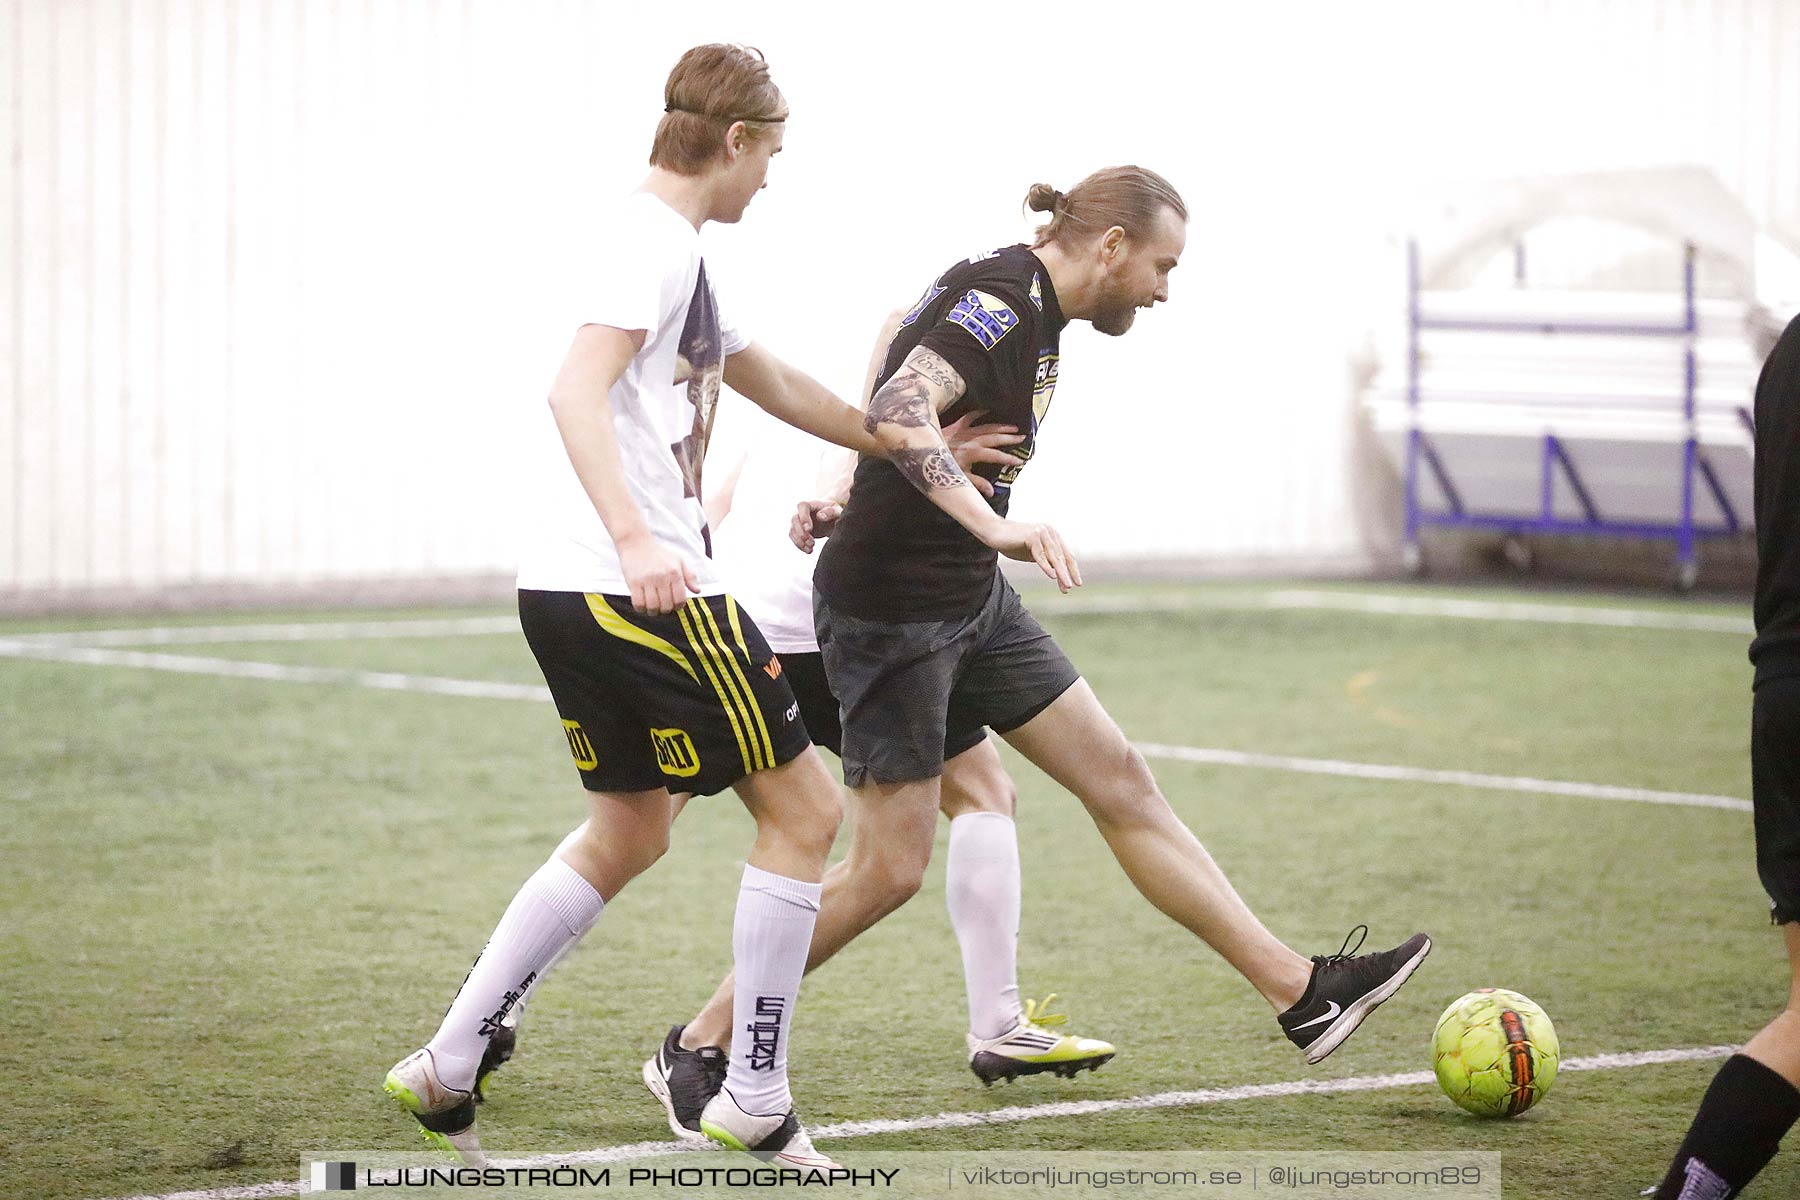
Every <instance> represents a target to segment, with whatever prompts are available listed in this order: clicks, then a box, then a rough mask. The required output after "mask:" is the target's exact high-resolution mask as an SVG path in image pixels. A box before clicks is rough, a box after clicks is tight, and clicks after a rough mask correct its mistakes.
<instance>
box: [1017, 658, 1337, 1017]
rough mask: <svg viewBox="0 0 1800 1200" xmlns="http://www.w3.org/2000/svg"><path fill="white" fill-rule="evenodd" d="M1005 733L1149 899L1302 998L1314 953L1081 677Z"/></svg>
mask: <svg viewBox="0 0 1800 1200" xmlns="http://www.w3.org/2000/svg"><path fill="white" fill-rule="evenodd" d="M1005 736H1006V740H1007V741H1008V742H1009V743H1011V744H1012V746H1013V747H1014V748H1015V749H1017V750H1018V751H1019V752H1020V753H1021V754H1023V755H1024V756H1025V757H1026V758H1028V759H1030V760H1031V761H1032V762H1033V763H1035V764H1036V765H1037V766H1038V767H1039V768H1040V769H1041V770H1042V771H1043V772H1044V773H1045V774H1046V775H1048V776H1050V778H1052V779H1054V780H1055V781H1056V782H1057V783H1060V784H1061V785H1062V786H1063V787H1065V788H1067V789H1069V791H1071V792H1073V793H1074V794H1075V796H1076V797H1077V798H1078V799H1080V801H1081V802H1082V804H1083V805H1085V806H1086V808H1087V810H1088V814H1089V815H1090V816H1092V817H1093V819H1094V824H1095V825H1097V826H1098V827H1099V829H1100V834H1101V836H1102V837H1104V838H1105V839H1106V844H1107V845H1108V846H1109V847H1110V848H1111V849H1112V852H1113V856H1114V857H1115V858H1117V859H1118V860H1119V865H1120V866H1122V867H1124V868H1125V873H1126V875H1128V876H1129V877H1130V878H1131V882H1132V883H1133V884H1134V885H1136V887H1137V889H1138V891H1140V892H1142V893H1143V895H1144V898H1145V899H1146V900H1148V901H1150V903H1152V904H1154V905H1155V906H1156V907H1157V908H1158V909H1160V910H1161V911H1162V912H1164V913H1165V914H1167V915H1168V916H1170V917H1172V918H1173V919H1174V920H1175V921H1176V922H1178V923H1179V924H1180V925H1182V926H1183V927H1184V928H1186V929H1187V930H1188V931H1189V932H1191V933H1193V934H1195V935H1196V936H1198V937H1199V938H1200V939H1201V940H1203V941H1205V942H1206V944H1207V945H1209V946H1211V947H1212V948H1213V949H1214V950H1216V951H1218V952H1219V954H1220V955H1221V956H1222V957H1223V958H1224V959H1225V961H1226V962H1228V963H1230V964H1231V965H1232V966H1233V967H1236V968H1237V970H1238V971H1239V972H1240V973H1241V974H1242V975H1243V976H1244V978H1246V979H1248V980H1249V981H1250V983H1251V985H1252V986H1253V987H1255V988H1256V990H1257V991H1258V992H1260V993H1261V994H1262V997H1263V999H1265V1000H1267V1001H1268V1002H1269V1004H1270V1006H1271V1007H1273V1008H1274V1009H1275V1010H1276V1011H1278V1012H1279V1011H1281V1010H1283V1009H1285V1008H1288V1007H1289V1006H1291V1005H1292V1004H1293V1003H1294V1002H1295V1001H1296V1000H1298V999H1299V998H1300V993H1302V992H1303V991H1305V990H1306V981H1307V977H1308V976H1309V975H1310V974H1311V973H1312V963H1311V962H1310V961H1308V960H1307V959H1306V958H1305V957H1304V956H1302V955H1300V954H1296V953H1295V952H1294V951H1292V950H1290V949H1289V948H1288V947H1287V946H1285V945H1283V944H1282V942H1281V941H1280V939H1278V938H1277V937H1276V936H1275V935H1274V934H1272V933H1270V932H1269V931H1268V930H1267V929H1266V928H1264V926H1263V924H1262V922H1261V921H1259V920H1257V918H1256V914H1254V913H1252V912H1251V911H1250V909H1249V907H1248V906H1247V905H1245V903H1244V902H1243V900H1242V899H1241V898H1239V896H1238V894H1237V890H1236V889H1235V888H1233V887H1232V886H1231V881H1230V880H1228V879H1227V878H1226V877H1225V873H1224V872H1223V871H1221V870H1220V869H1219V866H1218V864H1217V863H1215V862H1214V861H1213V858H1212V855H1211V854H1208V853H1207V851H1206V847H1205V846H1202V845H1201V844H1200V839H1198V838H1196V837H1195V836H1194V834H1193V832H1192V831H1191V830H1189V829H1188V827H1187V826H1186V825H1184V824H1182V822H1181V818H1179V817H1177V816H1176V815H1175V812H1174V810H1173V809H1171V808H1170V807H1169V802H1168V800H1166V799H1165V798H1164V797H1163V794H1162V791H1161V789H1160V788H1158V787H1157V785H1156V778H1155V777H1154V776H1153V775H1151V773H1150V768H1149V766H1148V764H1146V763H1145V762H1144V758H1143V755H1141V754H1139V753H1138V752H1137V751H1136V750H1134V749H1132V747H1131V745H1130V743H1129V742H1127V741H1126V740H1125V734H1124V732H1123V731H1122V730H1120V728H1119V726H1118V724H1117V723H1116V722H1114V721H1113V719H1112V717H1111V716H1109V715H1108V714H1107V712H1106V710H1105V709H1104V708H1102V707H1101V706H1100V701H1099V699H1098V698H1096V697H1095V695H1094V691H1093V689H1092V688H1091V687H1089V686H1088V684H1087V681H1086V680H1081V681H1079V682H1077V683H1076V684H1075V685H1074V686H1073V687H1071V688H1070V689H1069V690H1068V691H1066V692H1064V693H1063V694H1062V696H1060V697H1059V698H1058V699H1057V700H1056V701H1055V702H1054V703H1053V704H1051V705H1050V707H1048V708H1046V709H1045V710H1044V711H1043V712H1041V713H1039V714H1038V715H1037V716H1036V717H1033V718H1032V719H1031V720H1030V721H1028V722H1026V723H1025V724H1024V725H1022V726H1021V727H1019V728H1018V729H1015V730H1013V731H1012V732H1011V733H1008V734H1006V735H1005Z"/></svg>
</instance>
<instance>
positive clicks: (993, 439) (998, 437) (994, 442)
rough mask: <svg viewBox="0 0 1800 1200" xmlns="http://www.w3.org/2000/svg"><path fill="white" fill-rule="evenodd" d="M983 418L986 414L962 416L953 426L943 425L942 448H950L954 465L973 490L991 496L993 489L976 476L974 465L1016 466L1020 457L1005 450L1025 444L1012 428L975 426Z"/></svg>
mask: <svg viewBox="0 0 1800 1200" xmlns="http://www.w3.org/2000/svg"><path fill="white" fill-rule="evenodd" d="M985 416H987V414H986V413H964V414H963V415H962V416H961V417H958V418H957V419H956V421H955V422H954V423H953V424H950V425H946V426H945V427H944V444H945V445H947V446H949V447H950V453H951V454H952V455H954V456H955V458H956V465H957V466H959V467H961V468H962V469H963V474H964V475H967V476H968V477H969V482H970V483H972V484H974V485H975V490H976V491H978V492H980V493H981V494H982V495H984V496H992V495H993V494H994V485H993V484H992V483H990V482H989V481H988V480H986V479H983V478H982V477H981V476H979V475H977V474H976V473H975V465H976V464H977V463H992V464H994V465H995V466H998V467H1012V466H1017V465H1018V462H1019V456H1018V455H1016V454H1008V453H1007V452H1006V450H1005V449H1004V447H1006V446H1017V445H1018V444H1019V443H1020V442H1022V441H1024V440H1025V435H1024V434H1022V433H1020V432H1019V430H1018V427H1017V426H1014V425H977V424H976V422H977V421H979V420H980V419H981V418H982V417H985Z"/></svg>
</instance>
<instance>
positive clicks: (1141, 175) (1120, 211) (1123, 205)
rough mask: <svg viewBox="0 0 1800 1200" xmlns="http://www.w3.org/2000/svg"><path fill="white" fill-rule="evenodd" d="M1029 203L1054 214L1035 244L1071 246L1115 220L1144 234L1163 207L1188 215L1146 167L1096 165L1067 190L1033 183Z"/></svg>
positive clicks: (1172, 191)
mask: <svg viewBox="0 0 1800 1200" xmlns="http://www.w3.org/2000/svg"><path fill="white" fill-rule="evenodd" d="M1025 205H1026V207H1027V208H1030V209H1031V210H1032V211H1034V212H1047V213H1049V214H1050V220H1049V223H1048V224H1045V225H1042V226H1039V228H1038V231H1037V240H1035V241H1034V242H1032V243H1031V246H1032V249H1034V250H1035V249H1037V248H1038V247H1040V246H1048V245H1051V244H1052V243H1055V244H1057V245H1062V246H1072V245H1075V244H1076V243H1079V242H1083V241H1086V240H1087V239H1089V238H1092V237H1095V236H1097V235H1099V234H1102V233H1104V232H1106V231H1107V230H1108V229H1111V228H1112V227H1113V226H1114V225H1117V226H1118V227H1119V228H1121V229H1123V230H1124V231H1125V236H1127V237H1130V238H1145V237H1148V236H1149V235H1150V231H1151V227H1152V226H1153V225H1154V224H1155V223H1156V218H1157V217H1158V215H1160V214H1161V212H1162V210H1163V209H1165V208H1167V209H1171V210H1173V211H1174V213H1175V215H1176V216H1178V217H1180V218H1181V219H1182V220H1184V221H1185V220H1187V215H1188V211H1187V205H1186V204H1185V203H1184V202H1183V201H1182V199H1181V193H1180V192H1177V191H1176V190H1175V188H1174V186H1173V185H1172V184H1170V183H1169V181H1168V180H1166V179H1164V178H1163V177H1162V176H1161V175H1158V174H1157V173H1156V172H1155V171H1151V170H1147V169H1146V168H1144V167H1107V168H1105V169H1104V170H1100V171H1095V172H1094V173H1093V174H1092V175H1089V176H1088V177H1087V178H1086V179H1084V180H1082V181H1081V182H1080V183H1078V184H1076V185H1075V186H1074V187H1073V188H1072V189H1071V190H1070V191H1068V192H1067V193H1063V192H1059V191H1057V190H1056V189H1055V188H1053V187H1051V186H1050V185H1049V184H1047V183H1034V184H1032V185H1031V190H1030V191H1029V192H1027V193H1026V194H1025Z"/></svg>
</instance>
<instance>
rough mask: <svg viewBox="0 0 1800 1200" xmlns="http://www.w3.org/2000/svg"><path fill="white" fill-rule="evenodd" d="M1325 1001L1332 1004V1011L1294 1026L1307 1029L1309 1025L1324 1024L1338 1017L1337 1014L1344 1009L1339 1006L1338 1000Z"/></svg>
mask: <svg viewBox="0 0 1800 1200" xmlns="http://www.w3.org/2000/svg"><path fill="white" fill-rule="evenodd" d="M1325 1003H1326V1004H1328V1005H1330V1006H1331V1011H1330V1012H1328V1013H1326V1014H1325V1015H1324V1016H1322V1017H1314V1018H1313V1019H1312V1020H1310V1021H1307V1022H1306V1023H1305V1024H1301V1025H1296V1026H1294V1028H1295V1029H1305V1028H1306V1027H1307V1026H1309V1025H1323V1024H1324V1023H1325V1022H1327V1021H1331V1020H1335V1019H1336V1018H1337V1015H1338V1014H1339V1013H1341V1012H1343V1011H1344V1010H1343V1009H1342V1008H1341V1007H1339V1005H1338V1002H1337V1001H1336V1000H1327V1001H1326V1002H1325Z"/></svg>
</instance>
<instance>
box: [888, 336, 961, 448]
mask: <svg viewBox="0 0 1800 1200" xmlns="http://www.w3.org/2000/svg"><path fill="white" fill-rule="evenodd" d="M967 387H968V385H967V384H965V383H964V382H963V377H962V376H961V375H958V374H957V373H956V368H955V367H953V366H951V365H950V364H949V363H947V362H945V361H944V360H943V359H942V358H940V357H939V356H938V355H936V354H933V353H932V352H931V351H929V350H924V349H915V350H914V351H913V352H912V353H911V354H909V355H908V356H907V358H906V362H905V363H904V364H903V365H902V366H901V367H900V369H899V370H898V371H895V372H894V375H893V378H891V379H889V380H888V381H887V382H886V383H884V384H882V385H881V389H880V390H879V391H877V392H876V393H875V395H874V396H873V397H872V398H871V399H870V400H869V412H868V415H867V416H865V417H864V418H863V428H864V429H866V430H868V431H869V432H870V433H874V432H875V427H876V426H877V425H883V424H886V425H904V426H907V427H909V428H913V429H921V428H924V427H925V426H926V425H930V424H934V423H935V418H936V415H937V406H936V405H934V404H933V403H932V399H931V393H932V389H933V388H936V389H937V390H939V391H943V392H948V393H949V394H950V402H951V403H952V404H954V403H955V402H956V401H957V400H958V399H959V398H960V397H961V396H962V394H963V391H964V390H965V389H966V388H967Z"/></svg>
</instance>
